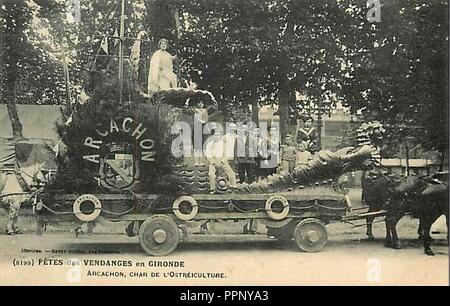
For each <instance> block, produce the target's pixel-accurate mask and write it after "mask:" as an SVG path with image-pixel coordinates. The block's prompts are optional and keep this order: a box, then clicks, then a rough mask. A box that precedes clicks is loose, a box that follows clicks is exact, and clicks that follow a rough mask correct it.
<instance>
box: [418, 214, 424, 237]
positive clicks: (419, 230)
mask: <svg viewBox="0 0 450 306" xmlns="http://www.w3.org/2000/svg"><path fill="white" fill-rule="evenodd" d="M417 235H419V237H418V238H417V239H418V240H420V241H422V239H423V234H422V218H420V219H419V228H418V229H417Z"/></svg>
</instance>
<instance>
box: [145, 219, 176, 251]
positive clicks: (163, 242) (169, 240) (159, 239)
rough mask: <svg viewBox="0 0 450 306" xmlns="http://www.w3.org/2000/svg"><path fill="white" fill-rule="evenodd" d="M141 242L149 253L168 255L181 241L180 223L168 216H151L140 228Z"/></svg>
mask: <svg viewBox="0 0 450 306" xmlns="http://www.w3.org/2000/svg"><path fill="white" fill-rule="evenodd" d="M139 242H140V244H141V247H142V249H144V251H145V252H146V253H147V254H149V255H152V256H165V255H168V254H170V253H172V252H173V251H174V250H175V249H176V248H177V246H178V243H179V242H180V233H179V231H178V225H177V224H176V223H175V221H173V220H172V219H171V218H170V217H168V216H165V215H154V216H151V217H149V218H147V220H145V221H144V223H143V224H142V225H141V228H140V229H139Z"/></svg>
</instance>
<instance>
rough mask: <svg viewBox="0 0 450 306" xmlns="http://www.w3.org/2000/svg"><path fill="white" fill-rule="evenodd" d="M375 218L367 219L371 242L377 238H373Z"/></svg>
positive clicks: (368, 234) (368, 235)
mask: <svg viewBox="0 0 450 306" xmlns="http://www.w3.org/2000/svg"><path fill="white" fill-rule="evenodd" d="M374 219H375V218H374V217H367V218H366V222H367V232H366V234H367V237H368V239H369V240H375V237H374V236H373V232H372V227H373V220H374Z"/></svg>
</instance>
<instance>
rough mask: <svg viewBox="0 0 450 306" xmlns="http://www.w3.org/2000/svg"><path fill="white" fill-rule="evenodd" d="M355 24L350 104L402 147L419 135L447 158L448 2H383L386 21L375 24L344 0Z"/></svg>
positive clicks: (346, 89) (349, 44) (349, 38)
mask: <svg viewBox="0 0 450 306" xmlns="http://www.w3.org/2000/svg"><path fill="white" fill-rule="evenodd" d="M343 5H345V6H347V7H348V8H347V10H346V11H347V12H348V14H349V15H351V16H352V18H355V22H353V23H351V24H350V27H349V31H348V33H347V35H346V36H345V37H344V41H343V44H344V45H345V46H346V54H347V57H348V60H349V67H350V69H349V71H348V74H347V76H346V77H345V78H344V79H343V80H344V82H343V84H342V85H343V94H344V96H345V100H344V104H345V105H347V106H349V107H350V110H351V111H352V112H353V113H357V112H361V114H362V117H363V118H364V119H369V120H371V119H377V120H380V121H382V122H383V123H384V124H385V125H386V126H387V127H388V138H389V140H390V144H391V146H392V147H393V150H392V151H394V152H395V151H397V149H395V148H396V146H397V145H398V144H402V142H403V139H405V137H407V136H413V137H415V138H416V140H417V142H418V143H419V144H421V145H422V146H424V147H425V148H427V149H434V150H438V151H440V152H441V154H442V156H445V152H446V151H447V147H448V95H447V89H448V87H447V86H448V71H447V66H448V45H447V43H448V34H447V32H446V31H447V28H448V20H447V14H448V13H447V11H448V4H447V2H445V1H431V2H430V1H423V0H415V1H405V0H395V1H389V2H383V7H382V9H381V22H380V23H370V22H368V21H367V20H366V19H365V14H363V11H362V10H361V9H360V8H357V7H354V6H351V1H344V2H343Z"/></svg>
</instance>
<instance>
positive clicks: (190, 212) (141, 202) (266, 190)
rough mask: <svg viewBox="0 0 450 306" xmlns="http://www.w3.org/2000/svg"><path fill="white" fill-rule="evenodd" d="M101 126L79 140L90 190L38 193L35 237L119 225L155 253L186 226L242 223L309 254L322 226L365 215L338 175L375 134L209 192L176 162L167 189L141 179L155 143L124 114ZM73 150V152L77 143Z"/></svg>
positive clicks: (363, 156) (202, 178) (323, 235)
mask: <svg viewBox="0 0 450 306" xmlns="http://www.w3.org/2000/svg"><path fill="white" fill-rule="evenodd" d="M173 94H174V91H173V90H171V95H173ZM186 94H188V95H189V93H187V91H185V90H183V95H186ZM196 94H198V92H197V93H196ZM201 94H204V93H201ZM208 96H211V95H210V94H208ZM158 107H159V106H158ZM128 118H130V119H128ZM78 120H81V121H82V120H86V118H85V117H84V116H80V118H74V121H75V122H77V121H78ZM111 120H112V119H111ZM108 126H109V127H110V129H109V130H99V131H97V136H102V137H103V138H98V137H97V138H95V139H94V137H93V136H84V137H83V138H84V139H82V143H83V144H84V146H83V147H84V148H85V149H86V150H87V151H85V152H83V155H82V157H83V161H82V162H84V163H85V164H86V163H87V164H89V165H93V166H94V168H95V169H96V170H95V171H98V172H97V173H96V175H95V181H94V182H96V188H92V189H89V188H90V187H93V186H91V185H92V184H91V185H88V186H87V187H86V186H85V187H84V188H83V190H84V191H82V192H80V190H78V189H77V188H73V186H71V184H70V181H69V182H67V181H66V182H65V183H64V184H57V186H59V187H61V186H63V187H65V188H62V189H58V188H48V190H47V191H46V192H44V193H42V194H41V195H39V197H38V200H37V201H35V204H34V211H35V214H36V219H37V224H38V232H39V233H42V231H43V229H45V225H46V224H47V223H57V222H66V221H69V222H77V223H80V224H81V223H88V224H94V223H95V222H99V221H114V222H117V221H125V222H127V223H128V226H127V228H126V232H127V234H128V235H129V236H136V235H137V236H139V240H140V244H141V246H142V248H143V250H144V251H145V252H147V253H148V254H150V255H156V256H158V255H159V256H161V255H167V254H169V253H171V252H172V251H174V250H175V249H176V247H177V245H178V244H179V243H180V242H181V241H186V240H188V236H189V234H188V230H187V225H188V224H189V223H190V222H208V221H211V220H235V221H236V220H249V222H260V223H263V224H264V225H265V226H266V227H267V235H268V236H270V237H275V238H276V239H278V240H280V241H285V242H290V241H291V240H293V241H294V243H295V244H296V245H297V246H298V248H299V249H301V250H303V251H306V252H316V251H319V250H321V249H322V248H323V247H324V246H325V244H326V242H327V231H326V225H327V224H328V223H331V222H340V221H345V220H350V219H352V220H353V219H358V218H366V215H365V214H358V215H357V214H354V213H352V207H351V203H350V200H349V197H348V196H347V194H346V190H345V187H344V186H343V185H342V184H341V182H340V181H339V177H340V176H341V175H342V174H344V173H346V172H348V171H353V170H355V169H360V168H361V167H364V164H365V163H367V162H368V161H369V160H371V159H372V158H373V154H374V152H376V150H374V149H375V145H374V144H373V143H372V141H376V140H377V137H378V136H379V135H377V134H376V133H375V132H374V131H372V130H371V131H367V133H368V134H367V137H366V138H365V142H364V143H361V145H359V146H357V147H351V148H345V149H342V150H339V151H337V152H331V151H326V150H325V151H320V152H319V153H318V154H317V155H316V156H315V157H314V158H313V159H311V160H310V161H309V162H308V164H302V165H298V166H297V167H296V168H295V170H294V171H293V172H292V173H288V172H281V173H278V174H273V175H270V176H268V177H267V178H265V179H261V180H259V181H258V182H254V183H252V184H247V183H242V184H237V185H236V186H228V188H221V190H220V191H219V193H218V194H210V193H208V189H207V188H206V189H205V187H204V185H205V184H207V183H208V175H207V173H208V171H207V169H206V168H205V167H193V166H189V165H187V164H186V163H181V165H180V166H177V167H175V166H173V167H172V173H171V175H172V176H171V180H170V181H169V183H168V184H167V183H166V184H165V185H158V184H160V182H153V181H148V180H146V178H145V175H147V176H148V175H149V174H151V177H150V178H147V179H154V176H155V175H156V173H157V172H158V173H159V172H161V171H163V170H161V171H155V170H152V167H147V168H146V163H151V162H152V161H154V159H153V158H156V156H157V155H158V154H159V153H160V152H158V151H157V149H156V148H155V147H156V146H157V140H155V139H152V138H151V137H150V135H148V134H147V131H148V129H147V128H146V127H145V126H144V125H143V124H142V123H141V122H138V121H137V120H136V119H134V118H131V117H127V116H125V117H124V118H123V117H122V119H121V120H118V119H117V118H116V119H114V121H110V122H109V124H108ZM116 127H117V128H116ZM116 134H117V135H116ZM138 136H139V138H138ZM127 137H128V141H127ZM117 139H119V140H120V141H118V140H117ZM142 144H144V145H142ZM150 144H152V145H150ZM133 145H134V146H135V147H133ZM74 148H76V149H77V150H78V151H79V150H80V147H79V146H74ZM70 149H71V148H70V147H69V148H68V153H70ZM72 149H73V148H72ZM78 151H77V152H78ZM78 153H79V152H78ZM159 155H160V154H159ZM147 157H148V158H147ZM77 171H78V170H77ZM60 177H61V176H60ZM62 177H63V178H64V176H62ZM69 178H70V177H69ZM55 179H56V180H58V175H56V177H55ZM218 179H219V180H220V179H221V178H220V177H219V178H218ZM152 182H153V183H152ZM179 182H182V183H183V184H184V186H188V187H191V188H190V191H188V190H187V189H184V188H181V189H177V188H175V189H176V190H175V189H173V191H170V190H172V189H170V188H169V192H164V191H163V189H164V188H167V185H170V186H169V187H174V186H171V185H174V184H177V183H179ZM74 184H75V183H74ZM154 186H163V187H161V189H159V187H157V188H154ZM218 186H222V187H223V184H222V185H221V184H218ZM53 187H54V186H53ZM86 188H87V189H86ZM70 189H71V191H68V190H70ZM158 191H159V192H158Z"/></svg>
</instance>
